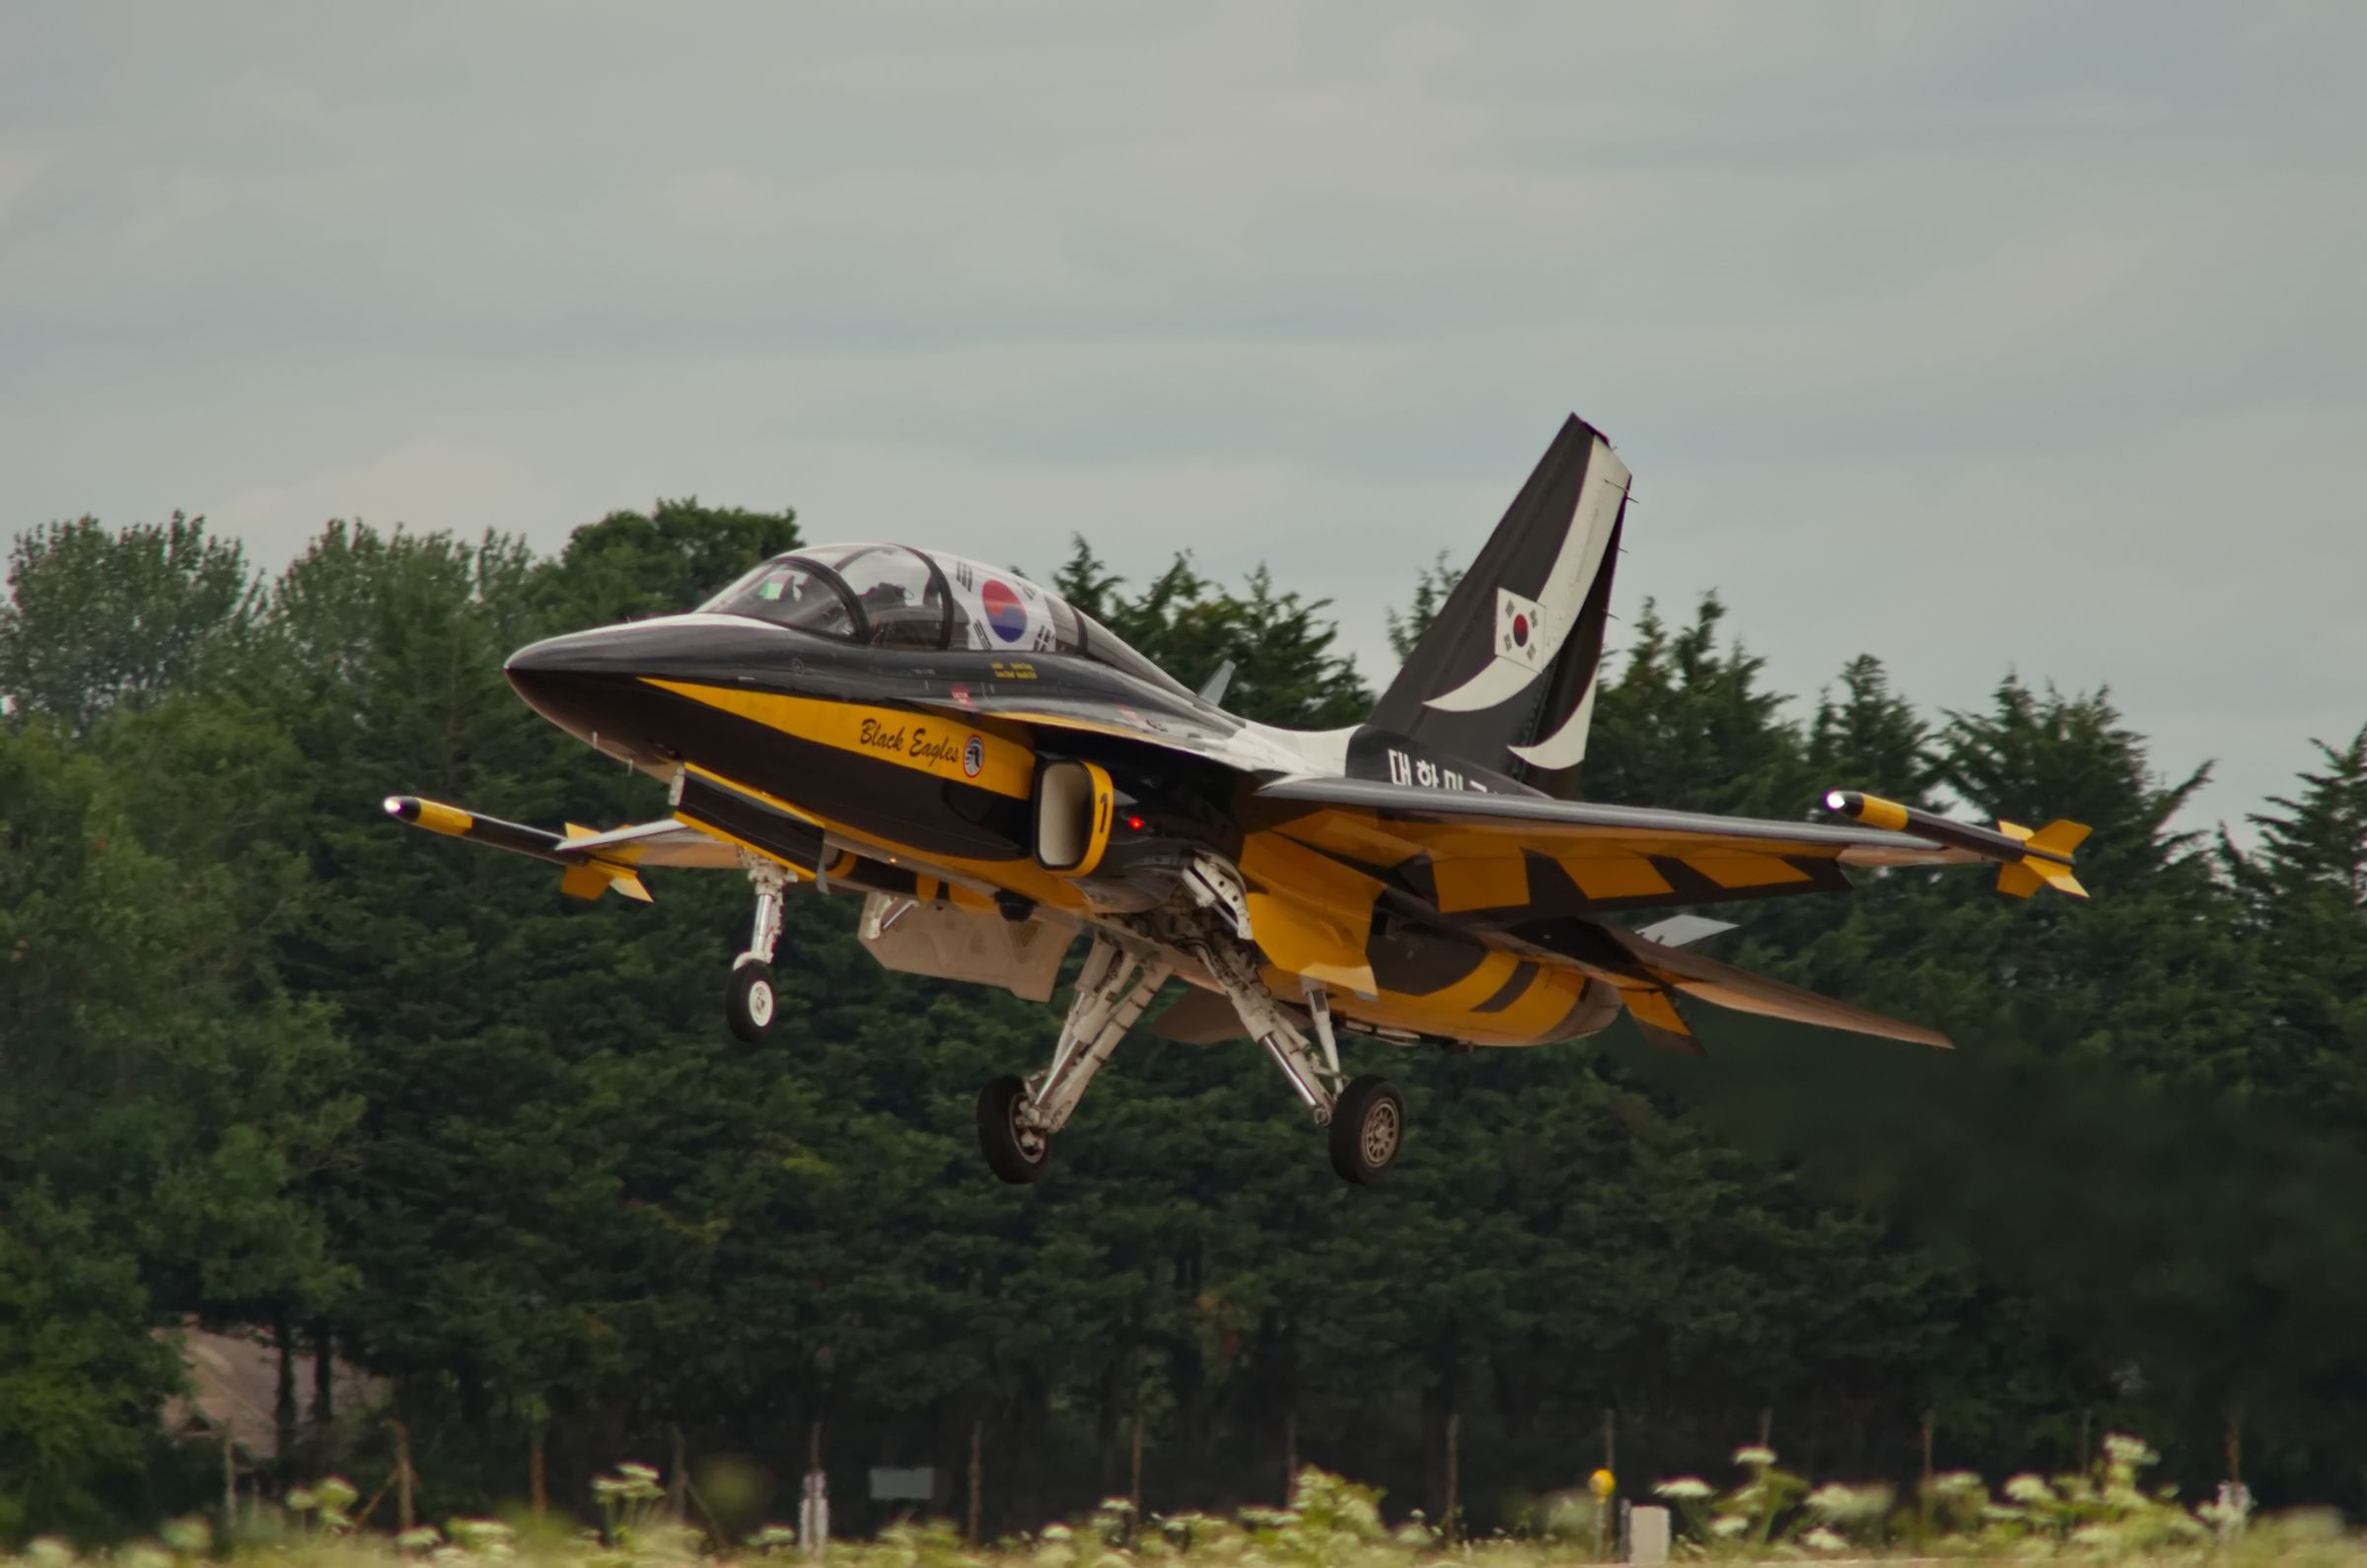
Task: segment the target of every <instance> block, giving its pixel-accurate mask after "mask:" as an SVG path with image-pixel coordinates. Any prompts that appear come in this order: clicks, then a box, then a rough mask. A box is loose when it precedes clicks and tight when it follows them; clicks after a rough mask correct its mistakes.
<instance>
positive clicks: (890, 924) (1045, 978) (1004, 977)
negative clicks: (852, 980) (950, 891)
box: [857, 892, 1076, 1002]
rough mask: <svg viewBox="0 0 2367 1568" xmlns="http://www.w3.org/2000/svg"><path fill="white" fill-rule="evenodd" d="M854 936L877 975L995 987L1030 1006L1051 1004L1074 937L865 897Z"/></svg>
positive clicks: (1043, 924)
mask: <svg viewBox="0 0 2367 1568" xmlns="http://www.w3.org/2000/svg"><path fill="white" fill-rule="evenodd" d="M857 930H858V932H859V933H860V936H861V940H862V943H863V946H864V947H866V948H868V949H870V950H871V956H872V957H873V958H875V959H877V960H879V961H880V966H881V967H882V968H886V969H895V970H897V971H898V972H900V973H904V974H930V975H935V976H936V977H937V978H939V979H942V980H968V981H969V982H971V983H972V984H976V985H999V986H1002V987H1004V988H1005V989H1007V990H1009V991H1010V992H1011V994H1012V995H1014V996H1017V997H1020V998H1022V999H1023V1000H1025V1001H1030V1002H1048V1001H1050V1000H1051V999H1052V986H1053V983H1054V982H1055V981H1057V980H1058V978H1059V976H1060V960H1061V957H1062V955H1064V954H1066V953H1067V952H1068V945H1069V943H1070V942H1071V941H1072V940H1074V939H1075V936H1076V933H1075V932H1074V931H1072V930H1070V929H1069V928H1068V927H1067V926H1055V925H1052V924H1050V923H1049V922H1047V921H1042V920H1019V921H1013V920H1006V919H1004V918H1003V917H1002V915H1001V913H1000V912H998V911H995V910H971V909H958V908H956V907H955V906H954V905H952V904H950V903H940V902H937V901H936V900H933V899H932V900H929V901H926V902H916V901H914V900H913V899H911V898H908V897H903V896H900V895H898V894H895V893H885V892H875V893H871V894H868V895H866V896H865V898H864V900H863V920H862V923H861V925H860V926H858V927H857Z"/></svg>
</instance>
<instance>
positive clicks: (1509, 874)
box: [1430, 844, 1529, 914]
mask: <svg viewBox="0 0 2367 1568" xmlns="http://www.w3.org/2000/svg"><path fill="white" fill-rule="evenodd" d="M1475 847H1476V846H1474V848H1475ZM1430 873H1431V875H1432V877H1433V878H1435V879H1436V881H1437V883H1438V907H1439V909H1440V911H1441V912H1443V913H1446V914H1459V913H1461V912H1463V911H1464V910H1467V909H1518V908H1520V907H1522V906H1524V905H1525V904H1527V903H1528V902H1529V863H1528V862H1527V861H1526V860H1524V859H1522V858H1521V856H1519V855H1518V854H1511V855H1507V854H1505V853H1504V852H1503V848H1502V846H1501V845H1500V844H1493V845H1489V846H1488V847H1487V848H1485V849H1483V850H1478V851H1477V852H1476V853H1473V852H1470V851H1466V850H1459V848H1458V847H1457V846H1455V845H1452V844H1450V845H1444V846H1441V847H1440V848H1438V849H1436V850H1433V851H1431V858H1430Z"/></svg>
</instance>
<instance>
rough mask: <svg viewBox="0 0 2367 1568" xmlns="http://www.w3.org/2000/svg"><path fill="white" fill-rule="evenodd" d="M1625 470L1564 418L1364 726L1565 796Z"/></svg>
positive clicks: (1587, 693) (1613, 555)
mask: <svg viewBox="0 0 2367 1568" xmlns="http://www.w3.org/2000/svg"><path fill="white" fill-rule="evenodd" d="M1628 480H1629V475H1628V472H1627V465H1626V464H1625V463H1621V462H1620V461H1619V460H1618V458H1617V457H1616V456H1615V455H1614V453H1613V452H1612V450H1611V443H1610V442H1608V441H1606V440H1604V439H1603V437H1602V436H1601V435H1600V434H1598V433H1597V432H1596V431H1595V430H1594V429H1593V428H1592V427H1591V426H1589V425H1587V424H1586V423H1585V422H1584V421H1583V420H1581V419H1579V418H1578V417H1577V416H1575V415H1572V416H1571V418H1570V420H1569V422H1568V423H1566V424H1564V425H1563V426H1562V427H1561V433H1560V434H1558V435H1556V436H1555V437H1554V438H1553V445H1552V446H1551V447H1549V448H1547V449H1546V451H1545V456H1544V459H1543V461H1542V462H1541V463H1538V465H1537V471H1536V472H1534V473H1532V474H1531V475H1529V482H1528V483H1527V484H1525V485H1523V486H1522V487H1521V493H1520V494H1519V496H1517V497H1515V498H1514V500H1513V503H1512V509H1511V510H1510V511H1508V512H1506V513H1505V514H1504V521H1503V522H1501V523H1499V524H1497V525H1496V532H1495V533H1494V534H1493V535H1490V536H1489V538H1488V541H1487V545H1486V547H1485V548H1483V549H1481V550H1480V552H1479V558H1478V559H1477V560H1475V561H1473V562H1472V563H1471V566H1470V570H1469V571H1467V572H1465V573H1464V575H1463V580H1462V581H1461V582H1459V583H1458V584H1456V586H1455V590H1454V592H1453V593H1451V594H1449V595H1448V596H1447V602H1446V604H1445V605H1444V606H1442V607H1441V608H1440V609H1439V612H1438V616H1437V618H1436V619H1435V620H1433V621H1432V622H1431V624H1430V628H1429V630H1428V631H1426V632H1425V633H1423V635H1422V640H1421V642H1420V643H1419V644H1417V645H1416V646H1415V648H1414V650H1413V654H1412V657H1410V658H1408V659H1407V660H1406V661H1405V668H1404V669H1402V670H1400V671H1399V672H1398V678H1397V679H1396V681H1394V682H1393V683H1392V684H1391V686H1390V688H1389V692H1388V694H1387V695H1386V696H1384V697H1383V698H1382V699H1381V705H1380V706H1379V707H1378V708H1376V709H1375V710H1374V712H1373V724H1372V727H1373V729H1375V730H1377V731H1383V732H1388V733H1391V734H1394V735H1398V736H1402V737H1404V738H1405V739H1407V740H1409V741H1411V742H1413V743H1414V744H1415V747H1416V748H1417V749H1418V750H1419V751H1421V752H1436V753H1442V754H1444V755H1446V756H1449V757H1458V758H1461V759H1462V760H1464V761H1466V762H1472V763H1476V764H1478V765H1479V766H1480V767H1483V768H1487V769H1489V770H1491V771H1493V772H1496V773H1500V774H1504V775H1506V776H1509V777H1511V778H1513V779H1516V780H1518V781H1520V782H1521V783H1524V784H1527V785H1529V786H1530V787H1531V788H1534V789H1538V790H1542V791H1543V792H1544V793H1545V794H1547V795H1556V796H1560V795H1567V794H1568V793H1570V791H1571V789H1572V788H1573V787H1574V786H1575V784H1576V781H1577V768H1578V764H1579V763H1580V762H1582V761H1584V760H1585V758H1586V732H1587V726H1588V723H1589V721H1590V720H1591V719H1592V718H1593V716H1594V710H1595V667H1596V665H1597V664H1599V663H1600V662H1601V660H1602V657H1603V629H1604V624H1605V622H1606V621H1607V620H1608V618H1609V616H1610V613H1611V579H1612V573H1613V571H1614V568H1615V566H1616V565H1617V561H1618V553H1619V529H1620V525H1621V524H1622V522H1623V521H1624V520H1625V516H1626V507H1627V487H1628Z"/></svg>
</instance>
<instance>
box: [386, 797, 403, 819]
mask: <svg viewBox="0 0 2367 1568" xmlns="http://www.w3.org/2000/svg"><path fill="white" fill-rule="evenodd" d="M384 804H385V806H386V808H387V815H388V816H389V817H400V816H401V815H402V797H401V796H399V795H390V796H388V797H387V798H386V801H385V802H384Z"/></svg>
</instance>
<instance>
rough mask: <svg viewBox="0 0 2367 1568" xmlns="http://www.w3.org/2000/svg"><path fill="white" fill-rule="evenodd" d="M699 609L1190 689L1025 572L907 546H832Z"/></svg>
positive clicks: (779, 565) (791, 560) (767, 566)
mask: <svg viewBox="0 0 2367 1568" xmlns="http://www.w3.org/2000/svg"><path fill="white" fill-rule="evenodd" d="M700 607H701V608H703V609H707V610H711V611H716V612H719V613H723V614H732V615H753V616H754V617H755V618H756V619H758V620H769V621H771V622H773V623H774V624H775V625H780V626H790V627H794V628H796V629H797V630H799V631H809V632H814V633H817V634H819V635H821V636H825V637H841V638H844V639H846V640H847V641H849V642H866V643H869V644H871V645H872V646H873V647H875V648H954V649H962V650H967V651H968V652H972V653H990V654H1015V655H1020V656H1027V655H1034V654H1077V655H1082V656H1083V657H1085V658H1087V659H1091V660H1094V661H1096V662H1097V663H1100V664H1105V665H1109V666H1111V667H1112V668H1113V669H1117V670H1122V671H1124V672H1125V673H1126V674H1127V675H1129V676H1132V677H1135V678H1136V679H1138V680H1145V681H1148V682H1150V683H1151V684H1153V685H1157V686H1164V687H1166V688H1168V689H1169V690H1171V691H1178V692H1180V691H1182V690H1183V687H1182V686H1181V685H1179V684H1178V683H1177V682H1176V680H1175V678H1174V677H1171V676H1169V675H1168V674H1167V672H1165V671H1163V670H1161V669H1160V668H1159V667H1158V666H1157V665H1154V664H1152V663H1151V662H1150V661H1149V660H1148V659H1145V658H1144V657H1143V656H1142V655H1140V654H1138V653H1136V652H1135V651H1134V650H1133V649H1131V648H1129V647H1127V646H1126V645H1125V644H1124V643H1122V642H1120V641H1118V640H1117V638H1116V636H1115V635H1113V634H1112V632H1111V631H1110V630H1109V629H1108V628H1107V627H1105V626H1103V625H1102V624H1101V623H1100V622H1099V621H1097V620H1095V619H1094V618H1093V617H1092V616H1090V615H1086V614H1084V613H1082V612H1080V611H1078V610H1077V609H1075V608H1072V607H1071V606H1069V604H1068V602H1067V601H1065V600H1063V599H1062V598H1060V596H1059V595H1057V594H1053V593H1047V592H1046V591H1045V590H1043V589H1041V588H1039V587H1037V586H1036V585H1035V584H1034V583H1031V582H1029V581H1028V580H1027V579H1026V578H1024V577H1022V576H1020V575H1019V574H1018V573H1016V572H1008V571H1005V570H1003V569H1002V568H1001V567H999V566H986V565H983V564H981V563H979V562H977V561H966V560H964V559H962V558H961V557H960V556H958V555H928V554H923V553H922V552H921V551H919V550H914V549H907V548H905V547H904V546H903V545H901V544H824V545H820V546H817V547H816V548H813V549H807V550H799V551H797V552H796V553H795V554H791V555H783V556H779V557H777V558H776V559H773V560H770V561H767V562H765V563H764V564H763V565H762V566H759V567H757V568H756V569H755V570H754V571H753V572H751V573H749V574H748V575H747V576H746V577H743V578H742V579H740V581H738V582H737V583H734V584H733V585H732V586H731V587H729V588H727V589H725V590H724V591H723V592H722V593H720V594H718V595H716V596H715V597H714V598H713V599H711V600H709V601H708V602H707V603H706V604H705V605H703V606H700Z"/></svg>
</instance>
